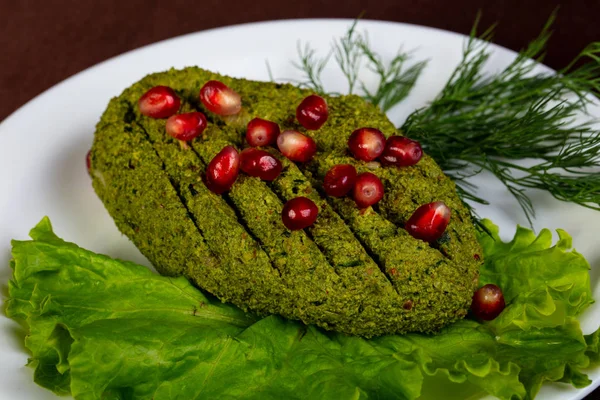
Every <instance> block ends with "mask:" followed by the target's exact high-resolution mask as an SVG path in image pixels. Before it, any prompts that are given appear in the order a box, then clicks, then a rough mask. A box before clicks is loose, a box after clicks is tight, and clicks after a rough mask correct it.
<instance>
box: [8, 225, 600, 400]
mask: <svg viewBox="0 0 600 400" xmlns="http://www.w3.org/2000/svg"><path fill="white" fill-rule="evenodd" d="M485 223H486V225H487V227H488V228H489V229H490V231H491V232H492V236H487V235H482V236H481V237H480V241H481V244H482V246H483V249H484V255H485V257H486V262H485V266H484V267H483V269H482V271H481V284H485V283H495V284H497V285H499V286H500V287H501V288H502V289H503V291H504V295H505V297H506V301H507V307H506V309H505V310H504V312H503V313H502V314H501V315H500V316H499V317H498V318H496V319H495V320H494V321H491V322H487V323H481V322H477V321H475V320H472V319H465V320H463V321H460V322H458V323H455V324H453V325H451V326H449V327H447V328H445V329H443V330H442V331H441V332H440V333H439V334H437V335H423V334H409V335H402V336H400V335H397V336H384V337H379V338H375V339H371V340H365V339H362V338H359V337H350V336H344V335H341V334H335V333H331V332H325V331H322V330H320V329H318V328H315V327H313V326H305V325H303V324H301V323H298V322H295V321H288V320H284V319H282V318H279V317H277V316H270V317H266V318H262V319H260V318H257V317H255V316H252V315H249V314H246V313H244V312H243V311H241V310H239V309H237V308H235V307H233V306H231V305H228V304H223V303H221V302H219V301H218V300H217V299H215V298H213V297H211V296H209V295H207V294H205V293H203V292H202V291H200V290H198V289H196V288H195V287H193V286H192V285H191V284H190V283H189V282H188V281H187V280H185V279H184V278H169V277H161V276H158V275H155V274H153V273H152V272H150V271H149V270H148V269H147V268H145V267H142V266H139V265H135V264H132V263H129V262H124V261H120V260H114V259H111V258H109V257H106V256H103V255H98V254H94V253H92V252H90V251H87V250H84V249H81V248H79V247H77V246H76V245H74V244H72V243H67V242H65V241H63V240H62V239H60V238H58V237H57V236H56V235H55V234H54V233H53V231H52V227H51V225H50V222H49V220H48V219H47V218H45V219H43V220H42V221H41V222H40V223H39V224H38V225H37V226H36V227H35V228H34V229H33V230H32V231H31V233H30V235H31V237H32V239H33V240H31V241H13V243H12V245H13V250H12V255H13V260H12V261H11V266H12V268H13V279H12V280H11V281H10V282H9V298H8V300H7V308H6V313H7V315H8V316H9V317H10V318H13V319H15V320H18V321H22V322H23V323H24V325H25V326H26V328H27V329H28V332H29V334H28V335H27V337H26V339H25V345H26V346H27V348H28V349H29V350H30V352H31V359H30V362H29V364H30V365H31V366H32V367H33V368H34V370H35V373H34V380H35V382H36V383H38V384H39V385H41V386H43V387H46V388H48V389H50V390H52V391H53V392H55V393H57V394H60V395H62V394H71V395H72V396H74V397H75V398H76V399H123V400H124V399H150V398H151V399H155V400H160V399H186V400H187V399H211V398H219V399H261V400H262V399H282V398H285V399H335V400H340V399H342V400H344V399H417V398H432V399H437V398H444V399H453V398H456V399H464V398H466V397H475V398H476V397H477V396H479V395H483V394H484V393H489V394H492V395H494V396H497V397H499V398H500V399H507V400H508V399H511V400H512V399H532V398H534V397H535V395H536V393H537V392H538V390H539V388H540V386H541V384H542V383H543V382H545V381H560V382H566V383H569V384H571V385H573V386H575V387H583V386H586V385H588V384H589V383H590V381H589V379H588V378H587V376H586V375H585V374H584V373H583V372H582V370H583V369H585V368H590V367H593V366H597V365H598V363H599V348H598V342H599V335H600V334H599V332H600V331H596V332H595V333H594V334H592V335H584V334H583V333H582V332H581V329H580V327H579V324H578V322H577V320H576V317H577V315H579V314H580V313H581V312H582V311H583V310H584V309H585V308H586V307H588V306H589V305H590V304H591V303H592V302H593V299H592V293H591V289H590V278H589V265H588V263H587V261H586V260H585V259H584V258H583V257H582V256H581V255H580V254H579V253H577V252H575V251H571V238H570V237H569V235H568V234H566V233H565V232H563V231H559V236H560V239H559V241H558V243H556V244H555V245H552V235H551V233H550V232H549V231H547V230H544V231H542V232H541V233H540V234H539V235H538V236H536V235H534V234H533V232H532V231H529V230H527V229H524V228H519V229H518V231H517V233H516V235H515V238H514V239H513V240H512V241H511V242H508V243H504V242H502V241H501V240H500V238H499V237H498V234H497V231H498V229H497V227H495V226H494V225H493V224H491V223H490V222H489V221H486V222H485Z"/></svg>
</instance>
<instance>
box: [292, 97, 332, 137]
mask: <svg viewBox="0 0 600 400" xmlns="http://www.w3.org/2000/svg"><path fill="white" fill-rule="evenodd" d="M328 117H329V110H328V109H327V102H326V101H325V99H324V98H322V97H321V96H317V95H316V94H311V95H310V96H308V97H305V98H304V100H302V102H301V103H300V105H298V107H297V108H296V118H298V122H300V125H302V126H303V127H305V128H306V129H308V130H311V131H316V130H317V129H319V128H320V127H322V126H323V124H324V123H325V122H326V121H327V118H328Z"/></svg>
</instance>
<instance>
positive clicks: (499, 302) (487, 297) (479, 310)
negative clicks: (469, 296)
mask: <svg viewBox="0 0 600 400" xmlns="http://www.w3.org/2000/svg"><path fill="white" fill-rule="evenodd" d="M505 305H506V304H505V303H504V295H503V294H502V290H501V289H500V288H499V287H498V286H496V285H494V284H491V283H488V284H487V285H485V286H483V287H481V288H479V289H478V290H477V291H476V292H475V294H474V295H473V302H472V303H471V311H473V314H474V315H475V317H477V318H479V319H481V320H484V321H490V320H492V319H494V318H496V317H497V316H498V315H500V313H501V312H502V310H504V307H505Z"/></svg>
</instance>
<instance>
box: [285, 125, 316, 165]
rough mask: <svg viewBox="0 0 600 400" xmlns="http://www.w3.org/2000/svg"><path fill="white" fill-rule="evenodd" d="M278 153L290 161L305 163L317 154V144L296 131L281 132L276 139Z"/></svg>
mask: <svg viewBox="0 0 600 400" xmlns="http://www.w3.org/2000/svg"><path fill="white" fill-rule="evenodd" d="M277 147H279V151H281V153H282V154H283V155H284V156H286V157H287V158H289V159H290V160H292V161H298V162H307V161H309V160H310V159H311V158H313V156H314V155H315V153H316V152H317V144H316V143H315V141H314V140H312V139H311V138H310V137H308V136H306V135H303V134H301V133H300V132H298V131H283V132H282V133H281V135H279V136H278V137H277Z"/></svg>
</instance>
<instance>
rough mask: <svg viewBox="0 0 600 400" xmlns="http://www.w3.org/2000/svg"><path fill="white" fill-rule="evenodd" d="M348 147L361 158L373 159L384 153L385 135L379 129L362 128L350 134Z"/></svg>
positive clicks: (364, 159)
mask: <svg viewBox="0 0 600 400" xmlns="http://www.w3.org/2000/svg"><path fill="white" fill-rule="evenodd" d="M348 147H349V148H350V151H351V152H352V154H354V157H356V158H358V159H359V160H363V161H373V160H374V159H376V158H377V157H379V156H380V155H381V153H383V149H384V148H385V136H383V133H381V131H380V130H379V129H375V128H360V129H357V130H355V131H354V132H352V135H350V139H348Z"/></svg>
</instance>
